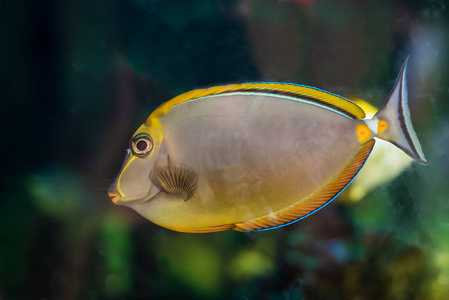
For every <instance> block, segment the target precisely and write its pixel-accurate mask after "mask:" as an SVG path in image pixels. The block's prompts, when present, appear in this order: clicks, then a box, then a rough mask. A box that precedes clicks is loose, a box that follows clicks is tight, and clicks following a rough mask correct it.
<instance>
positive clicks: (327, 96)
mask: <svg viewBox="0 0 449 300" xmlns="http://www.w3.org/2000/svg"><path fill="white" fill-rule="evenodd" d="M251 92H252V93H266V94H274V95H285V96H291V97H294V98H297V100H304V101H306V102H310V103H312V104H316V105H319V106H324V107H327V108H330V109H333V110H337V111H339V112H341V113H343V114H345V115H346V116H348V117H350V118H352V119H363V118H364V117H365V112H364V111H363V109H361V108H360V107H359V106H358V105H357V104H355V103H354V102H352V101H351V100H348V99H346V98H344V97H341V96H338V95H336V94H333V93H330V92H327V91H324V90H321V89H318V88H314V87H310V86H306V85H296V84H291V83H275V82H273V83H272V82H259V83H243V84H231V85H222V86H216V87H211V88H208V89H198V90H193V91H190V92H187V93H184V94H181V95H179V96H177V97H175V98H173V99H171V100H170V101H167V102H165V103H163V104H162V105H161V106H159V107H158V108H157V109H156V110H155V111H154V112H153V113H152V114H151V115H150V116H149V117H148V119H147V124H148V125H149V124H151V121H152V120H155V119H157V118H158V117H159V116H161V115H163V114H165V113H167V112H168V111H169V110H170V109H171V108H172V107H173V106H176V105H178V104H180V103H183V102H187V101H194V100H198V99H200V98H203V97H207V96H216V95H222V94H232V93H251Z"/></svg>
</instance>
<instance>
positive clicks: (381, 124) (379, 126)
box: [377, 120, 388, 134]
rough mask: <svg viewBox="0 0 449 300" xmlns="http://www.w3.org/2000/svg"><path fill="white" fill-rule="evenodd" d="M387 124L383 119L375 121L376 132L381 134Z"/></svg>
mask: <svg viewBox="0 0 449 300" xmlns="http://www.w3.org/2000/svg"><path fill="white" fill-rule="evenodd" d="M387 127H388V124H387V122H385V121H384V120H380V121H379V122H377V133H378V134H381V133H382V132H384V131H385V129H387Z"/></svg>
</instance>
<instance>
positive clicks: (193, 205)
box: [109, 64, 427, 232]
mask: <svg viewBox="0 0 449 300" xmlns="http://www.w3.org/2000/svg"><path fill="white" fill-rule="evenodd" d="M405 69H406V64H404V67H403V68H402V70H401V73H400V75H399V77H398V80H397V81H396V84H395V87H394V88H393V91H392V93H391V94H390V97H389V98H388V100H387V102H386V104H385V105H384V107H383V108H382V109H381V110H380V111H379V113H378V114H377V115H376V116H375V117H373V118H372V119H364V117H365V113H364V111H363V110H362V109H361V108H360V107H358V106H357V105H356V104H355V103H353V102H351V101H349V100H347V99H345V98H343V97H340V96H337V95H335V94H332V93H329V92H326V91H323V90H320V89H316V88H312V87H308V86H301V85H294V84H285V83H246V84H235V85H228V86H219V87H214V88H210V89H202V90H195V91H191V92H188V93H185V94H182V95H180V96H178V97H176V98H174V99H172V100H170V101H168V102H166V103H164V104H162V105H161V106H160V107H159V108H158V109H156V110H155V111H154V112H153V113H152V114H151V115H150V116H149V117H148V119H147V120H146V122H145V123H144V124H143V125H142V126H141V127H140V128H139V129H138V130H137V131H136V133H135V134H134V135H133V138H132V139H131V142H130V151H128V154H127V157H126V159H125V162H124V165H123V167H122V170H121V171H120V173H119V175H118V176H117V179H116V180H115V182H114V183H113V184H112V186H111V187H110V190H109V194H110V196H111V197H113V201H114V202H115V203H116V204H122V205H127V206H129V207H131V208H133V209H135V210H136V211H137V212H138V213H139V214H141V215H142V216H144V217H145V218H147V219H148V220H150V221H152V222H154V223H156V224H158V225H160V226H163V227H166V228H169V229H172V230H176V231H182V232H212V231H220V230H226V229H234V230H240V231H253V230H266V229H271V228H276V227H279V226H283V225H287V224H290V223H293V222H295V221H297V220H299V219H302V218H304V217H306V216H308V215H310V214H312V213H313V212H316V211H317V210H319V209H320V208H322V207H324V206H325V205H326V204H328V203H329V202H330V201H331V200H332V199H334V198H335V197H336V196H337V195H338V194H339V193H340V192H341V191H342V190H343V189H344V188H345V187H346V186H347V185H348V184H349V183H350V182H351V180H352V179H353V178H354V177H355V176H356V175H357V173H358V171H359V170H360V168H362V166H363V164H364V163H365V161H366V159H367V158H368V156H369V154H370V152H371V149H372V147H373V146H374V137H379V138H383V139H386V140H389V141H390V142H393V143H395V144H396V145H397V146H398V147H400V148H401V149H403V150H404V151H405V152H406V153H407V154H409V155H410V156H411V157H412V158H414V159H416V160H417V161H419V162H421V163H423V164H426V163H427V162H426V160H425V158H424V155H423V153H422V150H421V148H420V145H419V142H418V140H417V138H416V134H415V133H414V130H413V127H412V125H411V121H410V116H409V113H408V106H407V99H406V79H405V75H404V74H405ZM404 96H405V98H404ZM404 129H405V130H404Z"/></svg>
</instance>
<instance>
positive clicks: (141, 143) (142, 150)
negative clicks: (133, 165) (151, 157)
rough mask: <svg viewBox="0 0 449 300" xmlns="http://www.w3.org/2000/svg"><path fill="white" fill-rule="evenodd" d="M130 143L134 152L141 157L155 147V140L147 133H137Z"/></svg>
mask: <svg viewBox="0 0 449 300" xmlns="http://www.w3.org/2000/svg"><path fill="white" fill-rule="evenodd" d="M130 144H131V145H130V148H131V151H132V153H133V154H134V155H137V156H140V157H143V156H146V155H148V154H149V153H150V152H151V150H152V149H153V140H152V139H151V137H150V136H149V135H147V134H139V135H136V136H135V137H134V138H133V139H132V140H131V143H130Z"/></svg>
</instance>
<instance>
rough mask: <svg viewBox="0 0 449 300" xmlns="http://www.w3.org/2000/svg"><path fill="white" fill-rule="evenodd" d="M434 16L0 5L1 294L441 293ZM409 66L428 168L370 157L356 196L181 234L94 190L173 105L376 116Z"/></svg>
mask: <svg viewBox="0 0 449 300" xmlns="http://www.w3.org/2000/svg"><path fill="white" fill-rule="evenodd" d="M448 9H449V7H448V4H447V3H446V2H445V1H438V0H412V1H409V0H408V1H405V0H394V1H387V0H367V1H359V0H344V1H331V0H290V1H289V0H284V1H281V0H278V1H275V0H191V1H184V0H91V1H75V0H65V1H58V0H39V1H31V0H29V1H26V0H17V1H13V0H10V1H8V0H6V1H5V0H0V100H1V102H0V103H1V116H2V117H1V124H2V125H1V127H0V137H1V142H0V143H1V150H2V163H1V189H0V192H1V197H0V225H1V226H0V299H176V298H181V297H182V299H276V300H277V299H279V300H280V299H448V298H449V185H448V182H449V118H448V117H449V102H448V101H449V100H448V99H449V82H448V76H449V75H448V72H447V70H448V64H449V63H448V57H449V55H448V48H447V46H448V32H449V31H448V29H449V27H448V23H449V12H448ZM408 55H411V56H410V68H409V74H408V78H409V93H410V95H409V98H410V99H409V101H410V109H411V115H412V118H413V121H414V125H415V129H416V131H417V133H418V136H419V138H420V140H421V143H422V146H423V150H424V152H425V153H426V156H427V158H428V160H429V161H430V165H429V166H427V167H423V166H420V165H418V164H416V163H412V164H411V165H409V163H410V162H409V161H408V162H406V163H404V165H403V166H402V167H400V168H399V169H400V170H399V171H394V172H396V173H395V174H393V175H392V176H390V177H388V176H387V175H384V174H388V172H390V171H391V170H392V168H391V167H389V166H390V165H389V163H391V160H393V161H395V160H399V159H396V158H388V159H387V158H386V156H382V155H380V156H379V157H378V158H373V161H375V162H376V163H375V164H374V167H370V168H368V166H367V167H366V170H365V172H366V174H367V175H365V176H366V177H361V178H369V179H370V180H374V181H375V182H374V183H375V184H374V186H373V188H370V189H369V190H367V191H364V192H363V193H361V194H360V193H358V194H360V195H363V197H362V196H358V197H356V196H353V194H351V190H349V191H348V192H347V193H345V194H343V195H342V196H341V197H339V198H340V199H337V200H336V201H334V203H333V204H331V205H329V206H327V207H326V208H325V209H323V210H321V211H320V212H319V213H316V214H314V215H312V216H310V217H308V218H306V219H304V220H302V221H300V222H298V223H295V224H293V225H290V226H287V227H283V228H280V229H276V230H271V231H267V232H258V233H239V232H232V231H228V232H219V233H210V234H183V233H177V232H173V231H169V230H167V229H164V228H160V227H158V226H156V225H154V224H152V223H150V222H149V221H146V220H145V219H143V218H142V217H140V216H139V215H138V214H137V213H135V212H134V211H132V210H130V209H129V208H126V207H119V206H115V205H114V204H113V203H112V202H111V201H110V199H109V198H108V196H107V188H108V187H109V185H110V184H111V183H112V181H113V179H114V177H115V176H116V174H117V173H118V171H119V168H120V165H121V163H122V159H123V157H124V154H125V149H126V148H127V144H128V140H129V138H130V137H131V135H132V134H133V132H134V131H135V130H136V129H137V128H138V126H139V125H140V124H141V123H143V122H144V120H145V119H146V117H147V116H148V115H149V114H150V113H151V112H152V110H153V109H155V108H156V107H157V106H158V105H159V104H160V103H162V102H164V101H167V100H169V99H170V98H171V97H173V96H175V95H177V94H180V93H182V92H185V91H188V90H191V89H194V88H201V87H207V86H212V85H218V84H226V83H234V82H246V81H287V82H294V83H300V84H307V85H312V86H317V87H319V88H323V89H326V90H330V91H332V92H335V93H338V94H341V95H343V96H347V97H350V98H353V99H363V100H365V101H368V102H370V103H371V104H372V105H374V106H376V107H379V106H380V105H382V103H383V101H384V99H385V98H386V96H387V95H388V93H389V90H390V88H391V87H392V85H393V83H394V79H395V77H396V75H397V73H398V71H399V69H400V66H401V64H402V63H403V62H404V60H405V58H406V57H407V56H408ZM407 165H408V167H406V166H407ZM400 171H402V172H401V173H400ZM398 173H400V174H399V175H398V176H396V175H397V174H398ZM378 177H379V178H387V177H388V180H387V182H383V183H381V181H382V180H381V179H379V180H377V179H376V178H378ZM367 180H368V179H367ZM376 180H377V181H376ZM384 181H385V180H384ZM366 186H367V185H366V183H364V182H363V180H362V181H360V182H354V191H356V190H355V189H356V188H358V189H364V187H366ZM357 191H358V190H357Z"/></svg>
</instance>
